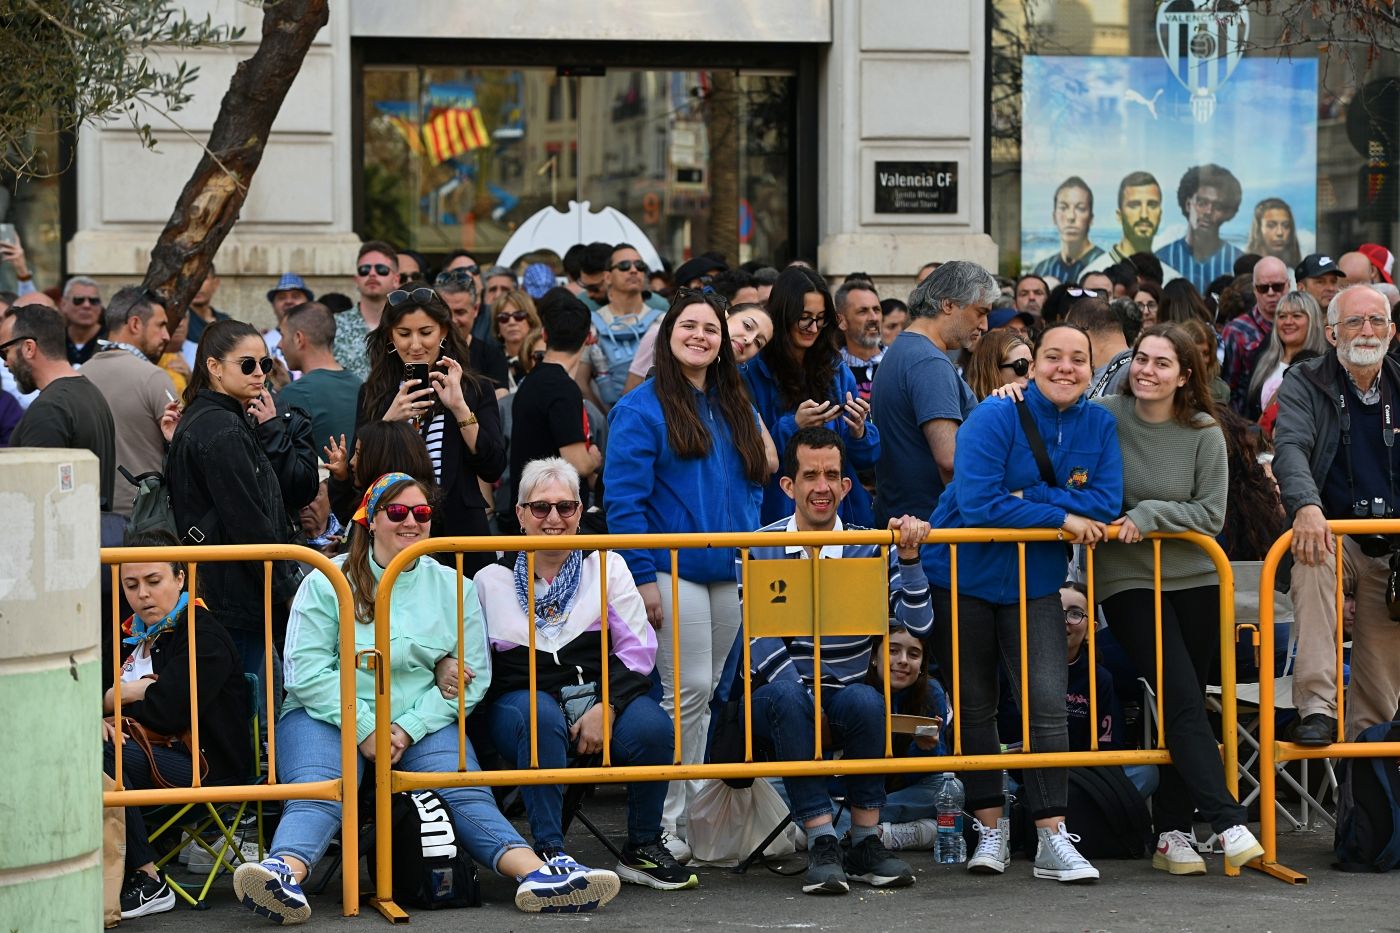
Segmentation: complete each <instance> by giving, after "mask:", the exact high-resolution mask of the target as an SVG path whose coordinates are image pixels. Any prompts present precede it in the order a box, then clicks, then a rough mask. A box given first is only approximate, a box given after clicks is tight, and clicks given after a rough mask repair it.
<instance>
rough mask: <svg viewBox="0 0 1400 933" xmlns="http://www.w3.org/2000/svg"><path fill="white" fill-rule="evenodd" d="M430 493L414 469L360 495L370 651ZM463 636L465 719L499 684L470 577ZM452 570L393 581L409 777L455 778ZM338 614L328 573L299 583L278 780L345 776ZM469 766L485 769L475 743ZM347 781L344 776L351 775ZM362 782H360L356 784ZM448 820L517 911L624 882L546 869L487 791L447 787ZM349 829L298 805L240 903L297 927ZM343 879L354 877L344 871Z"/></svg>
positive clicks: (404, 763)
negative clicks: (379, 606) (449, 691)
mask: <svg viewBox="0 0 1400 933" xmlns="http://www.w3.org/2000/svg"><path fill="white" fill-rule="evenodd" d="M431 491H432V487H430V486H428V485H427V484H425V483H421V482H419V481H418V480H416V479H413V478H412V477H410V476H408V475H407V474H405V473H388V474H386V475H384V476H381V477H379V478H378V479H377V480H375V481H374V483H373V484H371V485H370V488H369V491H368V492H366V493H365V497H364V501H363V502H362V503H361V506H360V509H359V511H357V512H356V513H355V521H356V522H357V523H358V524H359V525H360V526H361V528H362V529H363V530H364V531H365V532H367V533H366V534H357V535H355V536H354V537H353V538H352V539H351V542H350V552H349V553H348V554H346V555H344V556H342V557H337V558H335V563H336V564H337V565H338V566H339V567H340V568H341V570H343V571H344V572H345V576H346V578H347V579H348V580H349V581H350V589H351V592H352V593H353V594H354V598H355V604H354V607H355V645H356V647H357V648H372V647H373V646H374V602H375V595H376V590H377V589H378V586H379V580H380V577H381V576H382V575H383V573H384V568H385V567H386V566H388V564H389V562H390V561H392V560H393V559H394V557H395V556H397V555H398V554H399V553H400V552H401V551H403V550H404V549H405V548H407V547H409V546H411V545H413V544H415V543H417V542H418V541H421V540H423V539H424V538H427V537H428V536H429V535H430V533H431V531H432V520H433V511H434V510H433V506H432V503H431V501H430V494H431ZM461 585H462V587H463V592H462V613H463V619H462V622H463V625H464V626H465V628H464V632H465V634H464V636H463V641H462V644H461V645H460V646H458V647H459V650H460V651H461V657H460V661H461V663H462V664H464V665H465V666H466V668H467V670H468V671H471V672H472V673H473V676H472V677H471V679H470V681H469V683H468V686H467V692H466V697H465V698H464V700H463V702H464V704H465V707H466V711H467V715H471V712H472V710H473V709H475V708H476V705H477V703H479V702H480V701H481V698H482V696H483V695H485V693H486V690H487V687H489V686H490V682H491V661H490V659H489V657H488V655H487V647H486V629H485V626H483V625H482V622H481V613H480V609H479V607H478V605H477V601H476V595H475V592H474V590H473V589H472V584H471V582H470V581H463V582H462V584H461ZM457 586H458V582H457V574H456V571H455V570H453V569H452V568H450V567H444V566H443V565H442V564H439V563H437V562H436V561H431V560H421V559H420V560H416V561H414V562H413V563H412V564H411V565H409V567H408V568H407V569H405V570H404V572H403V573H401V574H400V575H399V576H398V578H397V579H396V580H395V581H394V589H393V594H392V596H391V597H390V605H389V631H390V638H391V639H392V641H393V644H394V650H393V651H392V652H391V654H390V662H389V663H390V670H391V676H392V683H393V693H392V699H391V702H392V708H391V710H390V718H391V720H392V722H393V724H392V726H391V727H390V732H391V735H390V739H389V742H390V752H391V754H392V756H393V762H394V764H395V765H396V766H397V767H398V768H399V770H405V771H456V770H457V759H458V750H459V749H458V744H457V703H456V701H455V700H448V699H446V698H445V697H444V696H443V695H442V693H441V692H440V691H439V690H438V686H437V683H436V681H435V678H434V666H435V665H436V664H437V663H438V662H439V661H441V660H442V659H443V658H445V657H447V655H448V654H449V653H450V652H452V651H453V650H454V649H453V646H456V645H457V622H458V620H457V618H456V614H457V613H456V608H457ZM340 660H341V659H340V611H339V605H338V603H337V600H336V595H335V589H334V587H333V586H332V585H331V583H330V581H329V580H328V579H327V578H326V576H325V575H324V574H323V573H321V572H320V571H319V570H318V571H315V572H313V573H312V574H311V575H310V576H308V577H307V578H306V582H305V583H304V584H302V587H301V589H300V591H298V593H297V598H296V601H295V603H293V606H292V619H291V622H290V624H289V626H288V629H287V701H286V704H285V707H284V713H283V716H282V719H281V720H280V721H279V723H278V732H279V733H280V738H281V742H280V743H279V744H278V751H279V752H280V754H279V756H278V760H277V766H278V775H277V776H278V778H279V779H280V780H282V781H283V782H285V783H289V784H291V783H300V782H306V781H324V780H334V779H336V778H339V777H341V774H340ZM374 677H375V675H374V672H372V671H365V670H358V671H357V672H356V676H355V697H356V700H355V706H356V724H357V731H356V737H357V739H358V740H359V744H360V751H359V759H358V766H359V771H360V774H363V769H364V766H365V765H366V763H372V762H373V761H374V756H375V739H376V736H375V691H374ZM466 758H467V768H468V770H470V771H477V770H480V767H479V765H478V764H477V760H476V752H475V751H474V750H473V749H472V747H471V745H470V743H468V745H467V748H466ZM346 779H347V780H348V779H349V776H348V775H347V776H346ZM356 783H357V784H358V781H357V782H356ZM437 793H438V795H439V796H440V797H442V799H443V800H444V801H445V802H446V803H447V806H448V808H449V809H450V810H451V811H452V817H453V822H454V824H455V825H456V828H457V833H458V836H457V838H458V839H459V840H461V842H462V844H463V845H464V846H465V847H466V849H467V852H468V854H470V855H471V857H472V858H473V859H475V860H476V861H477V862H479V863H480V864H481V865H483V866H485V867H487V868H489V869H491V870H492V871H495V872H497V873H499V874H501V875H504V876H505V877H507V878H511V877H513V878H515V879H516V880H518V881H519V882H520V885H519V887H518V888H517V889H516V892H515V906H516V907H518V908H520V909H521V910H523V911H527V912H532V913H534V912H561V911H562V912H574V911H577V910H588V909H591V908H593V907H597V906H599V905H601V904H604V903H606V902H607V901H608V900H610V899H611V898H612V897H613V896H614V895H615V894H616V893H617V890H618V887H619V885H620V882H619V881H618V878H617V876H616V875H615V874H613V873H612V872H610V871H600V870H595V869H589V868H585V867H583V866H581V865H579V864H577V863H576V862H574V861H573V860H571V859H568V858H567V857H556V858H553V859H551V860H550V861H549V862H548V863H545V862H543V861H541V860H540V858H539V856H537V855H535V853H534V852H533V851H532V850H531V849H530V847H529V846H527V845H526V844H525V841H524V840H523V839H521V838H520V835H519V834H518V833H516V831H515V829H514V828H513V827H512V826H511V825H510V823H509V822H508V821H507V820H506V818H505V817H503V816H501V813H500V811H499V810H497V809H496V801H495V798H493V797H492V796H491V791H490V790H489V789H487V788H484V787H452V788H442V789H440V790H438V792H437ZM339 829H340V805H339V804H338V803H336V802H334V801H328V800H289V801H287V803H286V804H285V806H284V808H283V811H282V819H281V821H280V822H279V823H278V824H277V832H276V834H275V835H274V836H273V837H272V842H271V844H270V845H269V846H268V853H269V857H268V858H266V859H264V860H263V861H262V862H259V863H257V864H245V865H240V866H239V867H238V870H237V871H235V872H234V875H233V891H234V896H236V897H237V898H238V901H239V903H240V904H242V905H243V906H244V907H245V908H246V909H248V910H250V911H253V912H254V913H259V914H262V915H263V916H265V917H268V918H269V919H271V920H272V921H273V922H275V923H302V922H304V921H305V920H306V919H307V918H308V917H310V916H311V907H310V905H309V904H308V903H307V901H306V896H305V895H304V894H303V893H302V890H301V883H302V881H304V880H305V879H306V876H307V874H309V873H310V871H311V868H312V867H313V866H314V865H315V864H316V862H317V861H318V860H319V859H320V858H321V856H322V855H324V854H325V851H326V847H327V846H328V845H329V844H330V842H331V840H332V839H333V838H334V837H335V834H336V832H337V831H338V830H339ZM346 870H348V871H352V870H354V869H353V868H352V867H349V866H347V869H346Z"/></svg>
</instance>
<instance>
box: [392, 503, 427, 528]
mask: <svg viewBox="0 0 1400 933" xmlns="http://www.w3.org/2000/svg"><path fill="white" fill-rule="evenodd" d="M409 512H412V513H413V520H414V521H415V522H417V523H418V524H420V525H426V524H428V522H430V521H432V520H433V507H432V506H431V505H404V504H403V503H402V502H390V503H389V504H388V505H386V506H384V508H382V509H380V510H379V513H380V514H381V515H383V516H384V517H385V518H387V519H388V520H389V521H391V522H393V523H394V524H395V525H397V524H398V523H399V522H401V521H403V520H404V519H405V518H408V513H409Z"/></svg>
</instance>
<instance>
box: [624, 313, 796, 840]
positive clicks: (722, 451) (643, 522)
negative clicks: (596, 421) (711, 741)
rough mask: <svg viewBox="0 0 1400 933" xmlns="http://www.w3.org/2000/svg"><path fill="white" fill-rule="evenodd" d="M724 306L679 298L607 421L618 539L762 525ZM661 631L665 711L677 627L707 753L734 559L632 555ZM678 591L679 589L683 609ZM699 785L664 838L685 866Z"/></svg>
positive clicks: (744, 399) (692, 713)
mask: <svg viewBox="0 0 1400 933" xmlns="http://www.w3.org/2000/svg"><path fill="white" fill-rule="evenodd" d="M722 304H723V301H722V299H720V298H718V297H717V296H713V295H708V294H704V293H702V292H698V291H694V290H691V289H680V290H679V291H678V292H677V294H676V297H675V299H674V300H673V301H672V302H671V308H670V310H669V311H667V312H666V316H665V317H663V318H662V319H661V330H660V331H659V332H658V334H657V338H656V367H655V371H654V373H653V375H652V378H650V379H648V380H646V381H645V382H643V383H642V384H641V385H639V386H638V387H637V388H635V389H633V390H632V391H631V392H628V393H627V394H626V395H624V396H622V398H621V399H619V400H618V402H617V404H616V405H615V406H613V409H612V412H611V413H610V414H609V416H608V424H609V435H608V448H607V453H606V455H605V459H604V462H603V476H604V478H605V480H606V483H605V485H604V497H603V498H604V503H605V505H606V511H607V516H608V529H609V531H611V532H613V533H616V534H643V533H661V532H666V533H682V532H732V531H739V530H751V529H754V528H758V527H759V524H760V522H759V502H760V500H761V498H762V494H763V483H764V481H765V480H767V478H768V471H769V464H768V457H767V453H766V452H765V450H764V445H763V438H762V435H761V434H760V432H759V420H758V414H757V413H756V412H755V411H754V408H753V405H752V404H751V403H750V402H749V399H748V395H747V393H745V391H744V382H743V379H742V378H741V377H740V376H739V370H738V368H737V367H736V366H735V364H734V348H733V345H732V344H731V343H730V340H729V331H728V328H727V326H726V322H725V315H724V310H723V307H722ZM620 553H621V554H622V555H623V556H624V557H625V558H626V560H627V566H628V567H630V568H631V570H632V578H633V579H634V580H635V581H636V583H637V590H638V592H639V593H640V594H641V597H642V601H643V603H644V604H645V605H646V611H647V618H648V620H649V621H650V622H651V624H652V626H654V627H656V628H658V629H660V632H659V638H658V642H659V647H658V651H657V658H656V660H657V669H658V671H659V672H660V674H661V683H662V701H661V706H662V708H663V709H665V710H667V711H668V712H670V711H671V710H673V709H674V708H675V704H676V702H677V698H676V697H675V696H674V695H673V694H674V688H673V683H674V676H673V675H674V672H675V665H676V663H677V659H676V658H675V657H674V656H673V654H672V650H671V630H672V628H673V627H674V628H675V629H677V630H678V631H679V637H680V641H681V655H680V657H681V659H682V660H681V663H682V665H683V666H682V667H681V671H680V673H681V685H680V697H679V704H680V709H679V714H680V718H681V745H682V755H683V760H684V761H687V762H699V761H701V760H703V758H704V753H705V739H706V735H707V734H708V731H709V730H708V723H709V704H710V697H711V696H712V695H713V693H714V688H715V684H716V683H717V682H718V681H719V677H720V674H721V673H722V672H723V669H724V661H725V657H726V656H727V655H728V652H729V648H730V646H731V645H732V644H733V643H734V637H735V634H736V633H737V632H738V629H739V592H738V586H737V584H736V582H735V579H734V555H733V553H732V551H728V550H721V549H718V548H709V549H704V550H698V549H687V550H682V551H681V552H680V554H679V558H678V566H677V569H678V576H679V580H678V581H673V580H672V578H671V573H670V569H671V562H670V557H669V555H668V554H667V552H666V551H664V550H623V551H621V552H620ZM673 583H674V584H675V585H676V586H677V587H678V589H679V592H680V605H679V607H677V606H674V605H672V602H671V588H672V585H673ZM688 784H689V782H686V781H674V782H672V785H671V791H670V793H669V794H668V796H667V799H666V807H665V810H664V811H663V814H662V826H663V828H664V830H665V833H664V836H663V841H664V842H665V843H666V845H667V847H668V848H670V850H671V852H672V854H673V855H675V856H676V858H678V859H679V860H680V861H682V862H684V861H686V859H687V858H688V857H689V848H688V847H686V846H685V845H684V843H683V842H681V841H680V840H679V839H677V838H676V836H675V834H676V832H677V830H678V824H679V822H680V821H681V817H682V814H683V812H684V810H685V808H686V803H687V796H688V794H689V792H690V791H689V789H688Z"/></svg>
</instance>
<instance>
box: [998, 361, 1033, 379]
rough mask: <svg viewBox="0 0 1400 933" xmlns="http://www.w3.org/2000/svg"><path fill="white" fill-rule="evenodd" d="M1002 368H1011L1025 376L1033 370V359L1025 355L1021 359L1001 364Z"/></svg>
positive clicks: (1019, 374)
mask: <svg viewBox="0 0 1400 933" xmlns="http://www.w3.org/2000/svg"><path fill="white" fill-rule="evenodd" d="M1001 368H1002V369H1009V370H1011V371H1012V372H1013V373H1015V374H1016V375H1018V376H1024V375H1025V374H1026V373H1028V372H1030V371H1031V361H1030V360H1028V359H1025V358H1024V357H1023V358H1021V359H1019V360H1010V361H1008V362H1006V363H1002V364H1001Z"/></svg>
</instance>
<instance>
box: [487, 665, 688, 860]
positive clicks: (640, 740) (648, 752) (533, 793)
mask: <svg viewBox="0 0 1400 933" xmlns="http://www.w3.org/2000/svg"><path fill="white" fill-rule="evenodd" d="M535 696H536V707H535V709H536V716H537V717H538V720H539V743H538V748H539V757H540V767H541V768H565V767H568V763H569V757H570V755H571V754H572V748H573V743H572V742H570V740H569V732H568V729H567V727H566V726H565V723H564V713H563V712H562V711H561V710H560V709H559V703H558V701H557V700H555V699H554V697H552V696H550V695H549V694H547V693H537V694H536V695H535ZM486 720H487V726H488V728H489V729H490V730H491V740H492V741H493V742H495V743H496V751H497V752H498V753H499V754H500V756H501V757H502V758H504V759H505V760H506V762H507V763H509V764H510V766H511V767H513V768H523V767H528V766H529V764H530V691H528V690H512V691H511V692H510V693H507V694H503V695H502V696H501V697H500V698H499V699H497V700H496V701H495V702H493V703H492V704H491V705H490V707H489V708H488V709H487V710H486ZM672 735H673V733H672V725H671V717H669V716H667V715H666V714H665V713H664V712H662V711H661V707H660V706H658V705H657V703H656V701H655V700H653V699H652V698H651V697H647V696H642V697H637V698H636V699H635V700H633V701H632V702H631V703H629V704H627V707H626V708H625V709H624V710H623V711H622V713H621V715H619V716H618V717H617V719H616V720H614V721H613V725H612V762H613V764H619V765H664V764H670V762H671V748H672ZM669 786H670V782H669V781H641V782H637V783H633V784H629V785H627V844H628V845H631V846H641V845H650V844H651V843H654V842H656V841H657V840H658V839H660V838H661V808H662V806H663V805H664V804H665V802H666V790H667V788H668V787H669ZM520 795H521V797H522V798H524V800H525V813H526V815H527V816H528V817H529V819H530V835H531V836H533V837H534V839H535V845H536V846H538V847H540V848H541V849H546V848H563V847H564V817H563V812H564V788H563V787H562V786H561V785H559V784H525V785H522V786H521V788H520Z"/></svg>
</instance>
